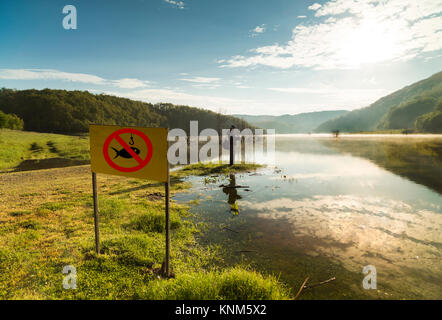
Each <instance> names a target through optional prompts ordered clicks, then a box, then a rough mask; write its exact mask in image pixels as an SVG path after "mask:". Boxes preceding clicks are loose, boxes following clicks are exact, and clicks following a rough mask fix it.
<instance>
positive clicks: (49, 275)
mask: <svg viewBox="0 0 442 320" xmlns="http://www.w3.org/2000/svg"><path fill="white" fill-rule="evenodd" d="M253 168H255V167H253ZM251 169H252V167H251V166H241V165H236V166H235V167H234V168H233V170H234V171H241V170H251ZM227 170H228V169H227V168H225V167H224V166H221V167H220V168H218V169H217V166H216V165H198V166H196V165H195V166H191V167H190V168H187V167H184V168H182V169H181V170H177V171H176V172H173V173H172V177H171V178H172V179H171V180H172V186H171V192H172V194H174V193H176V192H178V191H180V190H184V189H186V188H187V187H188V186H189V184H188V183H186V182H184V181H183V180H182V179H180V177H184V176H186V175H187V174H189V173H197V172H198V173H200V174H203V173H204V172H206V173H207V172H227ZM0 182H1V183H0V194H2V199H3V201H2V203H1V204H0V222H1V223H0V298H1V299H288V298H290V296H291V291H290V289H289V288H287V287H286V286H285V285H283V284H282V283H280V282H279V281H278V280H277V279H276V278H274V277H273V276H263V275H262V274H260V273H257V272H255V271H253V270H250V269H249V268H247V266H244V265H241V264H240V265H237V266H235V267H232V268H227V269H223V268H221V267H217V266H221V265H222V260H223V255H222V254H221V252H222V249H221V248H220V247H219V246H216V245H202V244H200V243H198V242H197V241H196V236H197V234H198V233H200V232H203V231H204V229H205V226H204V224H202V223H198V222H195V221H192V219H189V218H190V217H191V215H192V214H191V213H190V211H189V207H188V205H186V204H178V203H176V202H174V201H172V203H171V230H172V239H171V243H172V247H171V263H172V264H171V266H172V271H173V273H174V275H175V277H174V278H173V279H165V278H161V276H160V275H161V272H160V269H161V264H162V262H163V259H164V239H165V235H164V188H163V184H161V183H156V182H150V181H143V180H135V179H126V178H122V177H115V176H105V175H99V176H98V183H99V185H98V189H99V211H100V237H101V254H100V255H97V254H96V253H95V251H94V231H93V228H94V226H93V209H92V197H91V185H90V169H89V167H88V166H81V167H70V168H62V169H61V168H60V169H51V170H41V171H30V172H17V173H8V174H2V175H0ZM67 265H72V266H74V267H75V268H76V271H77V289H75V290H65V289H63V278H64V276H65V275H64V274H62V269H63V267H64V266H67Z"/></svg>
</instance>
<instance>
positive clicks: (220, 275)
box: [140, 267, 290, 300]
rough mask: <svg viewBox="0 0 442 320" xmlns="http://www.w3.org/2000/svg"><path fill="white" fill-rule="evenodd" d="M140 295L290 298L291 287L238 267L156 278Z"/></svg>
mask: <svg viewBox="0 0 442 320" xmlns="http://www.w3.org/2000/svg"><path fill="white" fill-rule="evenodd" d="M140 295H141V296H142V297H144V298H147V299H151V300H153V299H158V300H177V299H184V300H250V299H256V300H285V299H289V298H290V290H288V289H287V288H286V287H284V286H283V285H281V284H280V283H279V282H278V280H277V279H276V278H275V277H271V276H270V277H263V276H262V275H261V274H259V273H257V272H255V271H250V270H247V269H246V268H244V267H234V268H230V269H226V270H223V271H210V272H192V273H189V274H180V275H179V276H178V277H176V278H175V279H171V280H154V281H152V283H151V285H150V286H149V287H147V288H146V290H145V291H143V292H142V293H141V294H140Z"/></svg>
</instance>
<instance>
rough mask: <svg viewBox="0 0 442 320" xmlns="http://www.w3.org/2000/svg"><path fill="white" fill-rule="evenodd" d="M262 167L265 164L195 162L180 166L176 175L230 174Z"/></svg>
mask: <svg viewBox="0 0 442 320" xmlns="http://www.w3.org/2000/svg"><path fill="white" fill-rule="evenodd" d="M261 167H263V165H260V164H256V163H243V164H234V165H232V166H229V165H228V164H217V163H195V164H190V165H187V166H184V167H182V168H180V169H179V170H178V171H177V172H176V175H178V176H186V175H194V176H206V175H213V174H229V173H237V172H250V171H255V170H256V169H258V168H261Z"/></svg>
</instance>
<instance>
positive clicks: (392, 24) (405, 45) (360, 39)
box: [221, 0, 442, 69]
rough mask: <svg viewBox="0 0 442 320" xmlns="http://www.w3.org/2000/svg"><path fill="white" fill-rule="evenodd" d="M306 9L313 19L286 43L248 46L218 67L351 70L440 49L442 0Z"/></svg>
mask: <svg viewBox="0 0 442 320" xmlns="http://www.w3.org/2000/svg"><path fill="white" fill-rule="evenodd" d="M309 8H310V9H312V10H317V11H316V13H315V16H316V17H317V19H318V20H317V22H315V23H313V24H310V25H303V24H299V25H297V26H296V27H295V28H294V29H293V32H292V38H291V40H290V41H288V42H287V43H286V44H283V45H280V44H274V45H270V46H264V47H259V48H255V49H252V50H250V52H251V54H249V55H247V56H244V55H237V56H233V57H231V58H230V59H224V60H226V61H225V62H223V63H221V66H222V67H253V66H257V65H263V66H270V67H276V68H283V69H286V68H291V67H294V66H302V67H309V68H315V69H356V68H359V67H361V66H362V65H366V64H375V63H380V62H387V61H405V60H409V59H412V58H414V57H416V56H418V55H420V54H422V53H427V52H432V51H437V50H441V49H442V16H441V12H442V2H438V1H433V0H420V1H415V0H384V1H373V0H362V1H361V0H334V1H329V2H326V3H325V4H324V5H322V6H319V7H318V5H315V4H314V5H312V6H310V7H309ZM323 17H326V18H327V19H325V20H324V19H323Z"/></svg>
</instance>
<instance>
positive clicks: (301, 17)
mask: <svg viewBox="0 0 442 320" xmlns="http://www.w3.org/2000/svg"><path fill="white" fill-rule="evenodd" d="M298 18H299V19H305V18H307V16H298Z"/></svg>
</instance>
